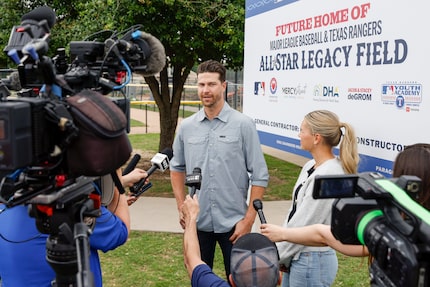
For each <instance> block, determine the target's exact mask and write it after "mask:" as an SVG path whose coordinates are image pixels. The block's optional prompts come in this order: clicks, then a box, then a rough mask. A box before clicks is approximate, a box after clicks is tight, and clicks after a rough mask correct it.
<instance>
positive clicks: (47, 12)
mask: <svg viewBox="0 0 430 287" xmlns="http://www.w3.org/2000/svg"><path fill="white" fill-rule="evenodd" d="M55 17H56V15H55V12H54V10H52V8H50V7H48V6H41V7H38V8H36V9H34V10H32V11H30V12H28V13H27V14H24V15H23V16H22V17H21V22H24V23H25V21H26V20H33V21H36V22H40V21H42V20H46V21H47V22H48V26H49V28H52V26H54V24H55Z"/></svg>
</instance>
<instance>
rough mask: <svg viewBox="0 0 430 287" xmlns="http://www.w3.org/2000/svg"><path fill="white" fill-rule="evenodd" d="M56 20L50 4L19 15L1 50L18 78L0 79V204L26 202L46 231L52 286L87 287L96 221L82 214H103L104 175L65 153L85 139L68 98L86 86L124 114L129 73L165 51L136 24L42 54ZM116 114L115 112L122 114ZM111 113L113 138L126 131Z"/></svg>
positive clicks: (145, 69) (100, 137)
mask: <svg viewBox="0 0 430 287" xmlns="http://www.w3.org/2000/svg"><path fill="white" fill-rule="evenodd" d="M55 19H56V15H55V12H54V11H53V10H52V9H51V8H49V7H47V6H43V7H39V8H36V9H34V10H33V11H31V12H29V13H27V14H25V15H24V16H22V18H21V24H20V25H17V26H14V27H13V28H12V31H11V34H10V37H9V41H8V44H7V46H6V47H5V48H4V52H5V53H6V54H7V55H8V56H9V57H10V59H11V60H12V61H13V62H14V63H15V64H16V65H17V71H16V73H14V77H13V78H19V85H17V84H16V83H15V84H13V81H7V80H3V79H2V80H1V84H0V96H1V97H0V202H2V203H5V205H6V207H7V208H13V207H14V206H16V205H20V204H26V205H30V207H31V208H30V209H31V210H32V212H31V213H30V214H31V216H33V217H35V218H36V225H37V228H38V229H39V231H40V232H42V233H47V234H49V237H48V240H47V244H46V248H47V260H48V262H49V263H50V264H51V266H52V268H53V269H54V270H55V272H56V280H55V281H56V282H55V284H56V286H75V285H76V284H77V285H78V286H92V284H93V283H92V282H90V281H91V278H92V277H91V276H90V273H91V271H90V269H89V262H88V260H89V254H88V248H82V247H85V246H88V244H89V242H88V240H89V238H88V236H89V234H90V233H91V229H92V228H93V227H94V226H93V225H91V224H87V221H84V218H88V217H97V216H99V215H100V206H101V194H102V193H103V191H102V190H100V187H99V186H97V185H96V184H95V181H96V180H97V179H98V178H99V176H102V174H100V175H99V176H94V177H93V176H88V175H87V174H83V173H79V171H77V172H71V160H70V157H68V154H70V152H69V151H71V150H72V147H76V143H83V142H82V138H83V134H82V130H83V129H82V127H83V126H84V125H83V122H81V121H78V118H77V116H76V114H77V113H78V112H79V109H78V108H77V106H74V107H73V108H74V109H72V108H71V105H70V102H68V100H70V99H71V98H73V96H75V95H76V94H78V93H80V92H81V91H84V90H91V91H92V92H97V94H98V96H100V95H101V94H102V95H107V94H110V95H114V94H117V93H119V94H122V95H123V98H122V99H118V98H117V97H116V98H112V100H111V101H112V102H113V103H115V104H117V105H118V106H119V107H120V108H121V110H122V111H123V112H124V114H125V115H126V116H127V114H128V115H129V111H128V109H129V104H128V101H129V100H128V99H127V98H126V97H125V93H124V92H123V88H124V87H125V86H126V85H127V84H128V82H129V81H130V79H131V76H132V75H131V73H132V72H137V73H141V74H143V75H144V76H152V75H154V74H156V73H158V72H160V71H161V70H162V69H163V68H164V66H165V61H166V58H165V53H164V47H163V46H162V44H161V43H160V41H159V40H158V39H156V38H155V37H153V36H152V35H150V34H148V33H145V32H143V31H140V29H141V28H142V26H141V25H135V26H132V27H130V28H128V29H127V30H125V31H121V32H116V31H114V32H112V31H100V32H98V33H96V34H93V38H90V37H89V38H87V39H84V40H83V41H73V42H71V43H70V45H69V46H70V47H69V49H68V50H69V51H70V55H69V56H68V55H66V49H64V48H60V49H58V50H57V55H55V57H53V58H50V57H48V56H47V55H46V54H47V52H48V49H49V41H50V37H51V34H50V30H51V28H52V27H53V25H54V24H55ZM69 59H72V61H71V62H70V63H69ZM16 74H17V77H16V76H15V75H16ZM15 82H16V81H15ZM18 88H19V89H18ZM9 89H12V90H13V89H16V91H17V93H16V94H17V96H13V97H12V96H10V95H11V93H10V91H9ZM88 97H89V95H88ZM83 98H84V97H82V98H81V99H83ZM101 98H102V99H105V98H104V97H101ZM93 99H97V100H98V101H95V102H94V103H95V105H103V104H106V103H105V101H100V97H94V98H93ZM108 103H109V104H111V102H109V101H108ZM108 106H111V105H108ZM113 106H115V105H113ZM99 107H100V106H99ZM101 109H102V110H104V111H106V110H107V109H103V108H101ZM110 111H112V110H110ZM119 113H120V114H121V115H120V116H119V114H116V113H115V111H113V112H112V114H114V115H115V116H118V118H123V115H122V112H121V111H119ZM96 115H98V113H97V112H96V111H95V112H94V115H93V116H96ZM118 118H116V119H115V118H109V120H111V122H110V124H112V126H114V127H115V129H116V130H115V131H114V133H113V134H111V135H109V136H112V138H115V137H119V136H121V135H123V132H124V130H123V129H122V123H120V122H121V120H119V119H118ZM81 119H84V117H81V118H79V120H81ZM127 119H128V117H127ZM85 120H87V121H86V122H84V124H86V125H87V126H91V125H92V124H93V125H94V126H96V124H95V117H94V118H91V117H89V118H85ZM102 128H103V127H102ZM117 128H118V129H117ZM101 131H102V132H101ZM97 132H101V133H100V134H97V135H96V134H94V138H92V139H93V140H94V141H105V142H107V139H106V138H104V136H105V135H106V134H107V133H105V132H106V131H105V130H103V129H99V130H98V131H97ZM116 132H117V133H116ZM85 136H87V133H86V134H85ZM89 136H90V138H91V136H93V134H91V135H89ZM126 142H127V143H129V142H128V141H126ZM98 143H100V142H98ZM100 146H103V145H100ZM104 146H109V144H105V145H104ZM121 146H122V145H121ZM121 146H117V147H118V148H120V147H121ZM127 148H129V147H128V146H127ZM115 156H116V155H115V154H112V157H115ZM88 162H89V161H88ZM83 164H84V165H85V161H84V162H83ZM119 167H120V165H118V166H117V168H119ZM115 170H116V168H112V170H110V172H111V173H114V172H115ZM74 232H75V237H73V233H74ZM74 243H75V244H74ZM77 280H79V281H82V282H79V283H78V282H76V281H77Z"/></svg>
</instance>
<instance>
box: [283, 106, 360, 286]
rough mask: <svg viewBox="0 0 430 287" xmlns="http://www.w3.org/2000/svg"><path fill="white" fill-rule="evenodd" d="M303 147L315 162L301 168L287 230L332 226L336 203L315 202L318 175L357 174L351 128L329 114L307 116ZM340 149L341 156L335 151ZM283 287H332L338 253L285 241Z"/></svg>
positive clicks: (317, 111) (288, 215) (302, 125)
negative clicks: (314, 191)
mask: <svg viewBox="0 0 430 287" xmlns="http://www.w3.org/2000/svg"><path fill="white" fill-rule="evenodd" d="M299 138H300V146H301V148H302V149H303V150H306V151H309V152H310V153H311V155H312V159H311V160H310V161H308V162H307V163H306V164H305V165H304V166H303V168H302V170H301V172H300V175H299V177H298V179H297V182H296V184H295V187H294V192H293V204H292V205H291V207H290V210H289V211H288V214H287V217H286V219H285V222H284V224H283V227H284V228H287V229H288V228H291V227H301V226H306V225H311V224H317V223H319V224H327V225H328V224H330V219H331V207H332V203H333V199H318V200H316V199H313V197H312V191H313V186H314V178H315V175H334V174H354V173H356V172H357V166H358V162H359V156H358V152H357V143H356V138H355V133H354V130H353V129H352V127H351V126H350V125H349V124H347V123H343V122H340V121H339V118H338V116H337V115H336V114H335V113H333V112H330V111H327V110H316V111H313V112H310V113H308V114H307V115H306V116H305V117H304V119H303V121H302V124H301V126H300V133H299ZM339 144H340V146H339V156H335V154H334V152H333V149H334V147H336V146H338V145H339ZM277 246H278V250H279V255H280V264H281V266H282V270H283V271H284V273H283V279H282V286H283V287H288V286H291V287H298V286H330V285H331V284H332V283H333V281H334V279H335V277H336V273H337V266H338V263H337V257H336V253H335V251H334V250H333V249H332V248H330V247H328V246H319V247H311V246H304V245H300V244H294V243H290V242H286V241H282V242H278V243H277Z"/></svg>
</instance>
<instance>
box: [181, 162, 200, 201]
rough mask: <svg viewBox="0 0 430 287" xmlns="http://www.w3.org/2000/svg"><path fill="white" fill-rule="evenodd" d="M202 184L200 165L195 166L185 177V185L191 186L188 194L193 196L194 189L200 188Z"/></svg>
mask: <svg viewBox="0 0 430 287" xmlns="http://www.w3.org/2000/svg"><path fill="white" fill-rule="evenodd" d="M201 184H202V170H201V169H200V167H195V168H194V169H193V173H192V174H189V175H187V176H186V177H185V185H186V186H190V187H191V192H190V196H191V197H193V196H194V194H195V193H196V190H200V187H201Z"/></svg>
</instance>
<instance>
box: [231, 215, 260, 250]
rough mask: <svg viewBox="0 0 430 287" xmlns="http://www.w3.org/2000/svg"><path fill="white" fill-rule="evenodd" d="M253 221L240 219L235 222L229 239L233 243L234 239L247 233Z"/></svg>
mask: <svg viewBox="0 0 430 287" xmlns="http://www.w3.org/2000/svg"><path fill="white" fill-rule="evenodd" d="M253 224H254V222H249V221H247V220H246V219H242V220H240V221H238V222H237V223H236V226H235V228H234V232H233V234H232V235H231V236H230V238H229V240H230V241H231V242H232V243H233V244H234V243H235V242H236V240H238V239H239V237H241V236H242V235H245V234H248V233H250V232H251V229H252V225H253Z"/></svg>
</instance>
